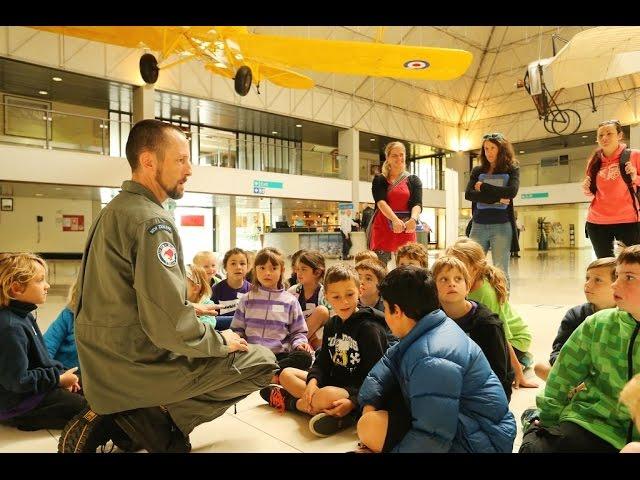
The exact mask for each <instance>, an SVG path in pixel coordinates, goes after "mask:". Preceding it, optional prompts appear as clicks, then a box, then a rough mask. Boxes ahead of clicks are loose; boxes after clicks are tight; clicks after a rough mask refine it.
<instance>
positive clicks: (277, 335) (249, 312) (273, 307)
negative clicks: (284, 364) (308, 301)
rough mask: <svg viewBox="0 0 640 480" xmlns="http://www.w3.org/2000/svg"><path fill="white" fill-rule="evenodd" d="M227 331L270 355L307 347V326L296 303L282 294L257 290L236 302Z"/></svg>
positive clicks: (295, 299) (274, 291)
mask: <svg viewBox="0 0 640 480" xmlns="http://www.w3.org/2000/svg"><path fill="white" fill-rule="evenodd" d="M231 329H232V330H233V331H234V332H236V333H237V334H238V335H240V336H241V337H244V338H246V339H247V342H248V343H253V344H257V345H262V346H265V347H267V348H268V349H269V350H271V351H272V352H273V353H282V352H290V351H292V350H295V348H296V347H297V346H298V345H302V344H303V343H307V332H308V331H309V330H308V328H307V323H306V322H305V320H304V316H303V315H302V309H301V308H300V303H299V302H298V299H297V298H296V297H295V296H293V295H292V294H291V293H289V292H287V291H286V290H271V289H268V288H263V287H258V291H257V292H256V291H254V290H253V289H252V290H250V291H249V293H247V294H246V295H245V296H244V297H242V298H241V299H240V302H239V303H238V307H237V308H236V312H235V314H234V316H233V320H232V322H231Z"/></svg>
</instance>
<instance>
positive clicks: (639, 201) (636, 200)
mask: <svg viewBox="0 0 640 480" xmlns="http://www.w3.org/2000/svg"><path fill="white" fill-rule="evenodd" d="M630 158H631V150H629V149H628V148H625V149H624V151H623V152H622V154H621V155H620V176H621V177H622V179H623V180H624V183H626V184H627V188H628V189H629V193H630V194H631V201H632V202H633V204H634V205H635V207H636V211H640V189H637V188H634V185H633V182H632V180H631V175H629V174H628V173H627V172H626V171H625V168H624V167H625V165H626V164H627V163H628V162H629V159H630Z"/></svg>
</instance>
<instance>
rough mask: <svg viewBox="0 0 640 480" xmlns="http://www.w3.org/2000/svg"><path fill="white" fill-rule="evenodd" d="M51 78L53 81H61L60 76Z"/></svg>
mask: <svg viewBox="0 0 640 480" xmlns="http://www.w3.org/2000/svg"><path fill="white" fill-rule="evenodd" d="M51 80H53V81H54V82H61V81H62V78H60V77H53V78H52V79H51Z"/></svg>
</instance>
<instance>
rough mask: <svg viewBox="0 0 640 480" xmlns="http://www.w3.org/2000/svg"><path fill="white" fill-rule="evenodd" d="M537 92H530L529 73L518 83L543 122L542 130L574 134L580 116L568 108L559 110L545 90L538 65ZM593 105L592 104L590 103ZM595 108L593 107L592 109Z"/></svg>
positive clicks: (552, 97) (578, 126)
mask: <svg viewBox="0 0 640 480" xmlns="http://www.w3.org/2000/svg"><path fill="white" fill-rule="evenodd" d="M537 74H538V82H539V86H538V91H537V92H532V91H531V90H532V89H531V87H532V85H531V79H530V77H529V71H527V73H526V74H525V76H524V80H523V81H518V83H517V86H518V87H524V88H525V90H526V91H527V93H528V94H529V95H531V99H532V100H533V103H534V105H535V106H536V110H537V111H538V118H539V119H540V120H542V121H543V124H544V129H545V130H546V131H547V132H549V133H555V134H556V135H571V134H573V133H576V132H577V131H578V129H579V128H580V125H581V124H582V119H581V118H580V114H579V113H578V112H576V111H575V110H572V109H570V108H566V109H561V108H560V107H558V104H557V103H556V100H555V96H554V95H551V92H549V90H548V89H547V86H546V85H545V83H544V78H543V75H542V66H541V65H538V71H537ZM592 103H593V102H592ZM594 108H595V107H594Z"/></svg>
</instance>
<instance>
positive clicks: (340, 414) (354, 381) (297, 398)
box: [260, 264, 387, 437]
mask: <svg viewBox="0 0 640 480" xmlns="http://www.w3.org/2000/svg"><path fill="white" fill-rule="evenodd" d="M359 283H360V282H359V280H358V273H357V272H356V270H355V268H354V267H352V266H351V265H346V264H338V265H333V266H332V267H330V268H329V270H327V274H326V275H325V289H326V293H327V299H328V301H329V303H330V304H331V307H332V311H333V312H334V313H335V315H334V316H333V317H331V319H330V320H329V321H328V322H327V325H326V326H325V329H324V335H323V339H322V348H321V349H320V351H319V353H318V359H317V360H316V362H315V363H314V364H313V368H312V369H311V371H309V372H308V373H307V372H305V371H303V370H301V369H297V368H287V369H285V370H283V371H282V373H281V374H280V383H281V384H282V386H272V387H267V388H265V389H262V390H261V391H260V395H261V396H262V398H264V399H265V400H266V401H268V402H269V405H271V406H272V407H274V408H277V409H278V410H280V411H284V410H293V411H301V412H305V413H307V414H309V415H313V417H312V418H311V419H310V421H309V429H310V430H311V432H312V433H314V434H315V435H318V436H320V437H326V436H328V435H331V434H333V433H335V432H337V431H338V430H341V429H343V428H347V427H349V426H352V425H354V423H355V421H356V418H357V414H358V412H359V408H358V401H357V397H358V391H359V389H360V386H361V385H362V381H363V380H364V378H365V377H366V376H367V374H368V373H369V370H371V368H372V367H373V366H374V365H375V364H376V362H377V361H378V360H379V359H380V358H381V357H382V355H383V353H384V352H385V350H386V349H387V337H386V333H385V330H384V327H383V325H384V315H383V314H382V313H381V312H378V311H377V310H374V309H372V308H370V307H365V308H361V309H359V308H358V289H359Z"/></svg>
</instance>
